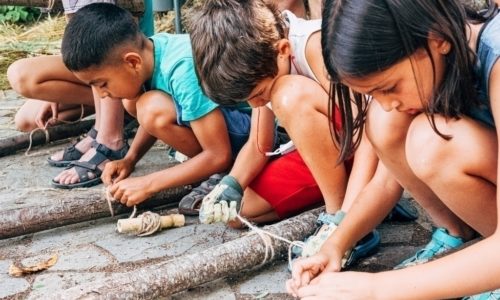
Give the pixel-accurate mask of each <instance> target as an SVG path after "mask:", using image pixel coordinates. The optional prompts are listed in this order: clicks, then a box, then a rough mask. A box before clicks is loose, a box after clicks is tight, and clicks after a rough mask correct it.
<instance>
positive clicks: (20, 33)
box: [0, 0, 203, 90]
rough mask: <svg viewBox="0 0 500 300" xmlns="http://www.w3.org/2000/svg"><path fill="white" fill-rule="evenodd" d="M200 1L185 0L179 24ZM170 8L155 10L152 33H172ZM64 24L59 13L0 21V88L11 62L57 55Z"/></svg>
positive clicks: (6, 82) (4, 86)
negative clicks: (16, 21) (27, 21)
mask: <svg viewBox="0 0 500 300" xmlns="http://www.w3.org/2000/svg"><path fill="white" fill-rule="evenodd" d="M202 2H203V0H187V1H186V3H185V4H184V5H183V7H182V17H183V23H185V20H186V19H187V18H189V15H190V14H191V10H192V9H193V8H195V7H197V6H198V5H200V4H201V3H202ZM174 19H175V15H174V12H173V11H169V12H166V13H155V29H156V32H170V33H173V32H175V27H174ZM65 26H66V20H65V18H64V16H63V15H62V14H58V15H53V16H51V15H44V18H43V19H41V20H39V21H37V22H35V23H33V24H28V25H15V24H5V23H0V90H6V89H10V86H9V83H8V81H7V76H6V72H7V68H8V67H9V65H10V64H12V63H13V62H14V61H16V60H18V59H21V58H25V57H33V56H38V55H44V54H58V53H59V52H60V47H61V38H62V35H63V33H64V28H65Z"/></svg>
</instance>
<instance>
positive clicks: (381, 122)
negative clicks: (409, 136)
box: [366, 103, 409, 153]
mask: <svg viewBox="0 0 500 300" xmlns="http://www.w3.org/2000/svg"><path fill="white" fill-rule="evenodd" d="M401 117H402V118H405V116H401V113H399V112H396V111H394V112H385V111H384V110H383V109H382V107H381V106H380V105H378V103H372V104H371V105H370V108H369V109H368V115H367V120H368V121H367V122H366V134H367V137H368V139H369V140H370V142H371V144H372V145H373V147H374V148H375V149H376V150H377V151H378V152H383V153H387V152H390V151H393V150H394V149H397V148H398V147H400V145H402V143H404V140H405V137H406V128H405V127H404V124H405V120H400V118H401ZM408 124H409V122H408ZM398 129H400V130H398Z"/></svg>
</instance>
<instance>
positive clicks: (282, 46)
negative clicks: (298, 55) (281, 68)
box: [276, 39, 292, 56]
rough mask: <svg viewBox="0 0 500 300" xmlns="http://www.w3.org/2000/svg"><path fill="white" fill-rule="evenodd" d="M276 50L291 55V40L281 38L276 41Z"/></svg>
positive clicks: (283, 54) (282, 54)
mask: <svg viewBox="0 0 500 300" xmlns="http://www.w3.org/2000/svg"><path fill="white" fill-rule="evenodd" d="M276 50H278V55H281V56H288V55H290V53H291V51H292V49H291V48H290V41H289V40H288V39H281V40H279V41H278V42H276Z"/></svg>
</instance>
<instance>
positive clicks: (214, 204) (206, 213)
mask: <svg viewBox="0 0 500 300" xmlns="http://www.w3.org/2000/svg"><path fill="white" fill-rule="evenodd" d="M241 198H243V189H242V188H241V186H240V184H239V183H238V181H237V180H236V178H234V177H233V176H231V175H226V176H224V177H223V178H222V180H221V181H220V183H219V184H217V185H216V186H215V187H214V189H213V190H212V191H211V192H210V193H209V194H208V195H206V196H205V198H203V201H202V203H201V207H200V221H201V223H204V224H210V223H215V222H224V223H227V222H228V221H231V220H234V218H236V215H237V214H238V210H239V208H240V203H241Z"/></svg>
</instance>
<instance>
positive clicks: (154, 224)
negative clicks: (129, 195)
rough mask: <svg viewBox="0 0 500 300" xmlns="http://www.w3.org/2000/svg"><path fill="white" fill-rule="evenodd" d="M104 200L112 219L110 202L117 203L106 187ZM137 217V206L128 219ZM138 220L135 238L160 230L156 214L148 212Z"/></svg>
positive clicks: (158, 216) (159, 222)
mask: <svg viewBox="0 0 500 300" xmlns="http://www.w3.org/2000/svg"><path fill="white" fill-rule="evenodd" d="M104 193H105V198H106V201H107V202H108V207H109V212H110V213H111V216H112V217H114V215H115V212H114V210H113V204H112V202H117V201H116V199H114V198H113V196H111V192H110V191H109V188H108V187H105V188H104ZM136 215H137V206H136V205H134V209H133V211H132V214H131V215H130V216H129V217H128V218H129V219H133V218H135V216H136ZM137 218H138V219H139V220H140V224H141V225H140V228H139V230H137V231H136V232H135V235H137V236H147V235H151V234H153V233H155V232H157V231H160V230H161V216H160V215H159V214H157V213H153V212H150V211H147V212H144V213H142V214H140V215H139V216H138V217H137Z"/></svg>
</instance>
